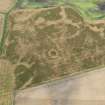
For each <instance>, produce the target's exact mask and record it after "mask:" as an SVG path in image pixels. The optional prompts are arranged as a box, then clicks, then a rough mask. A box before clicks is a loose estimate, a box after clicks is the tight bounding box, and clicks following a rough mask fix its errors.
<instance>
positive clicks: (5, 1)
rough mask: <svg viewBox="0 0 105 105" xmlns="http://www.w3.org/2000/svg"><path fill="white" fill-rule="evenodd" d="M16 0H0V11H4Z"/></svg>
mask: <svg viewBox="0 0 105 105" xmlns="http://www.w3.org/2000/svg"><path fill="white" fill-rule="evenodd" d="M15 2H16V0H0V13H6V12H8V10H9V9H10V8H12V7H13V6H14V4H15Z"/></svg>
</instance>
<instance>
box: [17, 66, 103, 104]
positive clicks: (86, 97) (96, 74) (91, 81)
mask: <svg viewBox="0 0 105 105" xmlns="http://www.w3.org/2000/svg"><path fill="white" fill-rule="evenodd" d="M15 101H16V105H104V104H105V68H103V69H100V70H96V71H91V72H88V73H84V74H81V75H78V76H75V77H68V78H65V79H63V80H60V81H56V82H53V83H49V84H46V85H42V86H38V87H33V88H30V89H26V90H22V91H19V92H17V95H16V100H15Z"/></svg>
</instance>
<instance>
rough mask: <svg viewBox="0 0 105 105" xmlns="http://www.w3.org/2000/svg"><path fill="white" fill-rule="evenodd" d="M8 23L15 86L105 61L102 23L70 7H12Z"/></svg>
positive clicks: (50, 77)
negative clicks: (95, 22) (96, 22)
mask: <svg viewBox="0 0 105 105" xmlns="http://www.w3.org/2000/svg"><path fill="white" fill-rule="evenodd" d="M8 27H9V28H8V34H7V39H6V41H5V49H6V55H5V58H6V59H8V60H9V61H10V62H11V63H12V64H14V65H15V66H16V68H15V70H14V73H15V77H16V89H23V88H27V87H30V86H34V85H39V84H41V83H44V82H45V81H48V80H52V79H53V80H54V79H58V78H61V77H63V76H65V75H68V74H73V73H76V72H80V71H85V70H87V69H89V68H94V67H98V66H101V65H105V54H104V53H105V28H104V27H105V24H104V23H99V24H89V23H87V22H85V21H84V20H83V18H82V17H81V16H80V15H79V13H77V12H76V11H75V10H73V9H72V8H70V7H65V6H57V7H51V8H43V9H23V10H16V11H13V12H11V13H10V15H9V25H8Z"/></svg>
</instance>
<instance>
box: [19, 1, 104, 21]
mask: <svg viewBox="0 0 105 105" xmlns="http://www.w3.org/2000/svg"><path fill="white" fill-rule="evenodd" d="M39 1H40V0H39ZM48 1H49V2H36V1H35V0H18V2H17V7H19V8H42V7H45V8H47V7H50V6H55V5H69V6H72V7H73V8H74V9H76V10H78V11H80V13H81V15H82V16H83V17H84V18H85V19H88V20H98V19H104V18H105V12H103V11H101V10H99V8H98V4H99V3H102V2H104V0H48Z"/></svg>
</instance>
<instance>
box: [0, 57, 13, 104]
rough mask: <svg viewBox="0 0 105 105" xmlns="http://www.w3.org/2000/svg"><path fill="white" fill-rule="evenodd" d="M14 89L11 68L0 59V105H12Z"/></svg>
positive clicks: (7, 62)
mask: <svg viewBox="0 0 105 105" xmlns="http://www.w3.org/2000/svg"><path fill="white" fill-rule="evenodd" d="M13 89H14V75H13V66H12V64H10V62H9V61H6V60H3V59H0V105H12V103H13Z"/></svg>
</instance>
